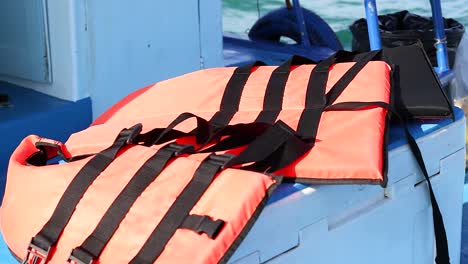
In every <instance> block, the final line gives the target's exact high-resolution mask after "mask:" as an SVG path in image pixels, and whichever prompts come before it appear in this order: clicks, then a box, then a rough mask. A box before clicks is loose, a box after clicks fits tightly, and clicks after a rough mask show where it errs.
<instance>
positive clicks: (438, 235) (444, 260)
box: [325, 102, 450, 264]
mask: <svg viewBox="0 0 468 264" xmlns="http://www.w3.org/2000/svg"><path fill="white" fill-rule="evenodd" d="M369 107H382V108H386V109H387V110H389V111H390V112H391V113H392V114H393V115H394V116H395V117H396V118H397V119H398V121H400V123H401V124H402V127H403V128H404V131H405V135H406V138H407V139H408V145H409V147H410V150H411V152H412V153H413V155H414V157H415V158H416V161H417V162H418V165H419V168H421V171H422V174H423V175H424V178H425V180H426V182H427V186H428V188H429V196H430V200H431V205H432V219H433V224H434V234H435V243H436V258H435V262H436V263H437V264H449V263H450V255H449V249H448V242H447V234H446V232H445V225H444V219H443V217H442V213H441V212H440V208H439V204H438V203H437V199H436V197H435V194H434V190H433V188H432V184H431V180H430V178H429V173H428V171H427V168H426V165H425V163H424V158H423V155H422V153H421V150H420V149H419V146H418V143H417V142H416V140H415V139H414V137H413V136H412V135H411V132H410V131H409V129H408V127H407V126H406V124H405V122H404V119H403V118H402V117H401V116H400V115H399V114H398V112H397V111H396V110H395V109H394V108H393V107H391V106H390V105H389V104H387V103H385V102H343V103H337V104H334V105H331V106H328V107H327V108H326V109H325V111H353V110H361V109H365V108H369Z"/></svg>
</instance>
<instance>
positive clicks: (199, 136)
mask: <svg viewBox="0 0 468 264" xmlns="http://www.w3.org/2000/svg"><path fill="white" fill-rule="evenodd" d="M190 118H195V119H196V120H197V127H196V128H195V129H194V130H192V131H191V132H189V133H185V132H180V131H177V130H175V129H174V128H175V127H176V126H177V125H179V124H181V123H183V122H184V121H186V120H188V119H190ZM188 135H195V137H196V141H197V144H202V143H205V142H206V141H208V140H210V138H211V136H212V132H211V125H210V124H209V123H208V121H207V120H205V119H204V118H201V117H199V116H197V115H194V114H192V113H182V114H180V115H179V116H178V117H177V118H176V119H174V121H172V122H171V123H170V124H169V125H168V126H167V127H166V128H164V129H162V128H156V129H153V130H151V131H149V132H147V133H144V134H141V136H140V137H138V139H139V141H140V142H143V144H144V145H145V146H152V145H155V144H161V143H165V142H168V141H171V140H174V139H177V138H181V137H184V136H188Z"/></svg>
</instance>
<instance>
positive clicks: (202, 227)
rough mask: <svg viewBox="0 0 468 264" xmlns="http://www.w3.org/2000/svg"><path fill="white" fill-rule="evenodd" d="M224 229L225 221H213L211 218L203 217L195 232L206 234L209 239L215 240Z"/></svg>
mask: <svg viewBox="0 0 468 264" xmlns="http://www.w3.org/2000/svg"><path fill="white" fill-rule="evenodd" d="M223 227H224V221H223V220H220V219H218V220H212V219H211V218H210V217H209V216H206V215H203V216H201V217H200V219H199V221H198V223H197V224H196V228H195V230H196V232H197V233H198V234H206V235H207V236H208V237H209V238H211V239H215V238H216V236H217V235H218V234H219V231H221V229H222V228H223Z"/></svg>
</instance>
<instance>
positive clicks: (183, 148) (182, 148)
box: [166, 143, 195, 157]
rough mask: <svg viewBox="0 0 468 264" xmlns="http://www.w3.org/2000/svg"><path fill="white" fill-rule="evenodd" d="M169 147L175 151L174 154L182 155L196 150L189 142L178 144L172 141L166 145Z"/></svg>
mask: <svg viewBox="0 0 468 264" xmlns="http://www.w3.org/2000/svg"><path fill="white" fill-rule="evenodd" d="M166 148H167V149H169V150H171V151H173V152H174V156H176V157H177V156H180V155H183V154H191V153H193V152H195V147H194V146H192V145H189V144H177V143H170V144H169V145H167V147H166Z"/></svg>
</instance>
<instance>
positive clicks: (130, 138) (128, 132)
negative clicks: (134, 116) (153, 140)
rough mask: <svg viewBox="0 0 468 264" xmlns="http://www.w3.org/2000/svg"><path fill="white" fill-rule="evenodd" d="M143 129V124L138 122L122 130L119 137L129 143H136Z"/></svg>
mask: <svg viewBox="0 0 468 264" xmlns="http://www.w3.org/2000/svg"><path fill="white" fill-rule="evenodd" d="M142 130H143V125H142V124H141V123H138V124H136V125H134V126H132V127H131V128H126V129H124V130H122V131H120V133H119V135H118V136H117V139H121V140H125V142H126V143H127V144H132V143H135V141H136V139H137V137H138V136H139V135H140V133H141V131H142Z"/></svg>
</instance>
